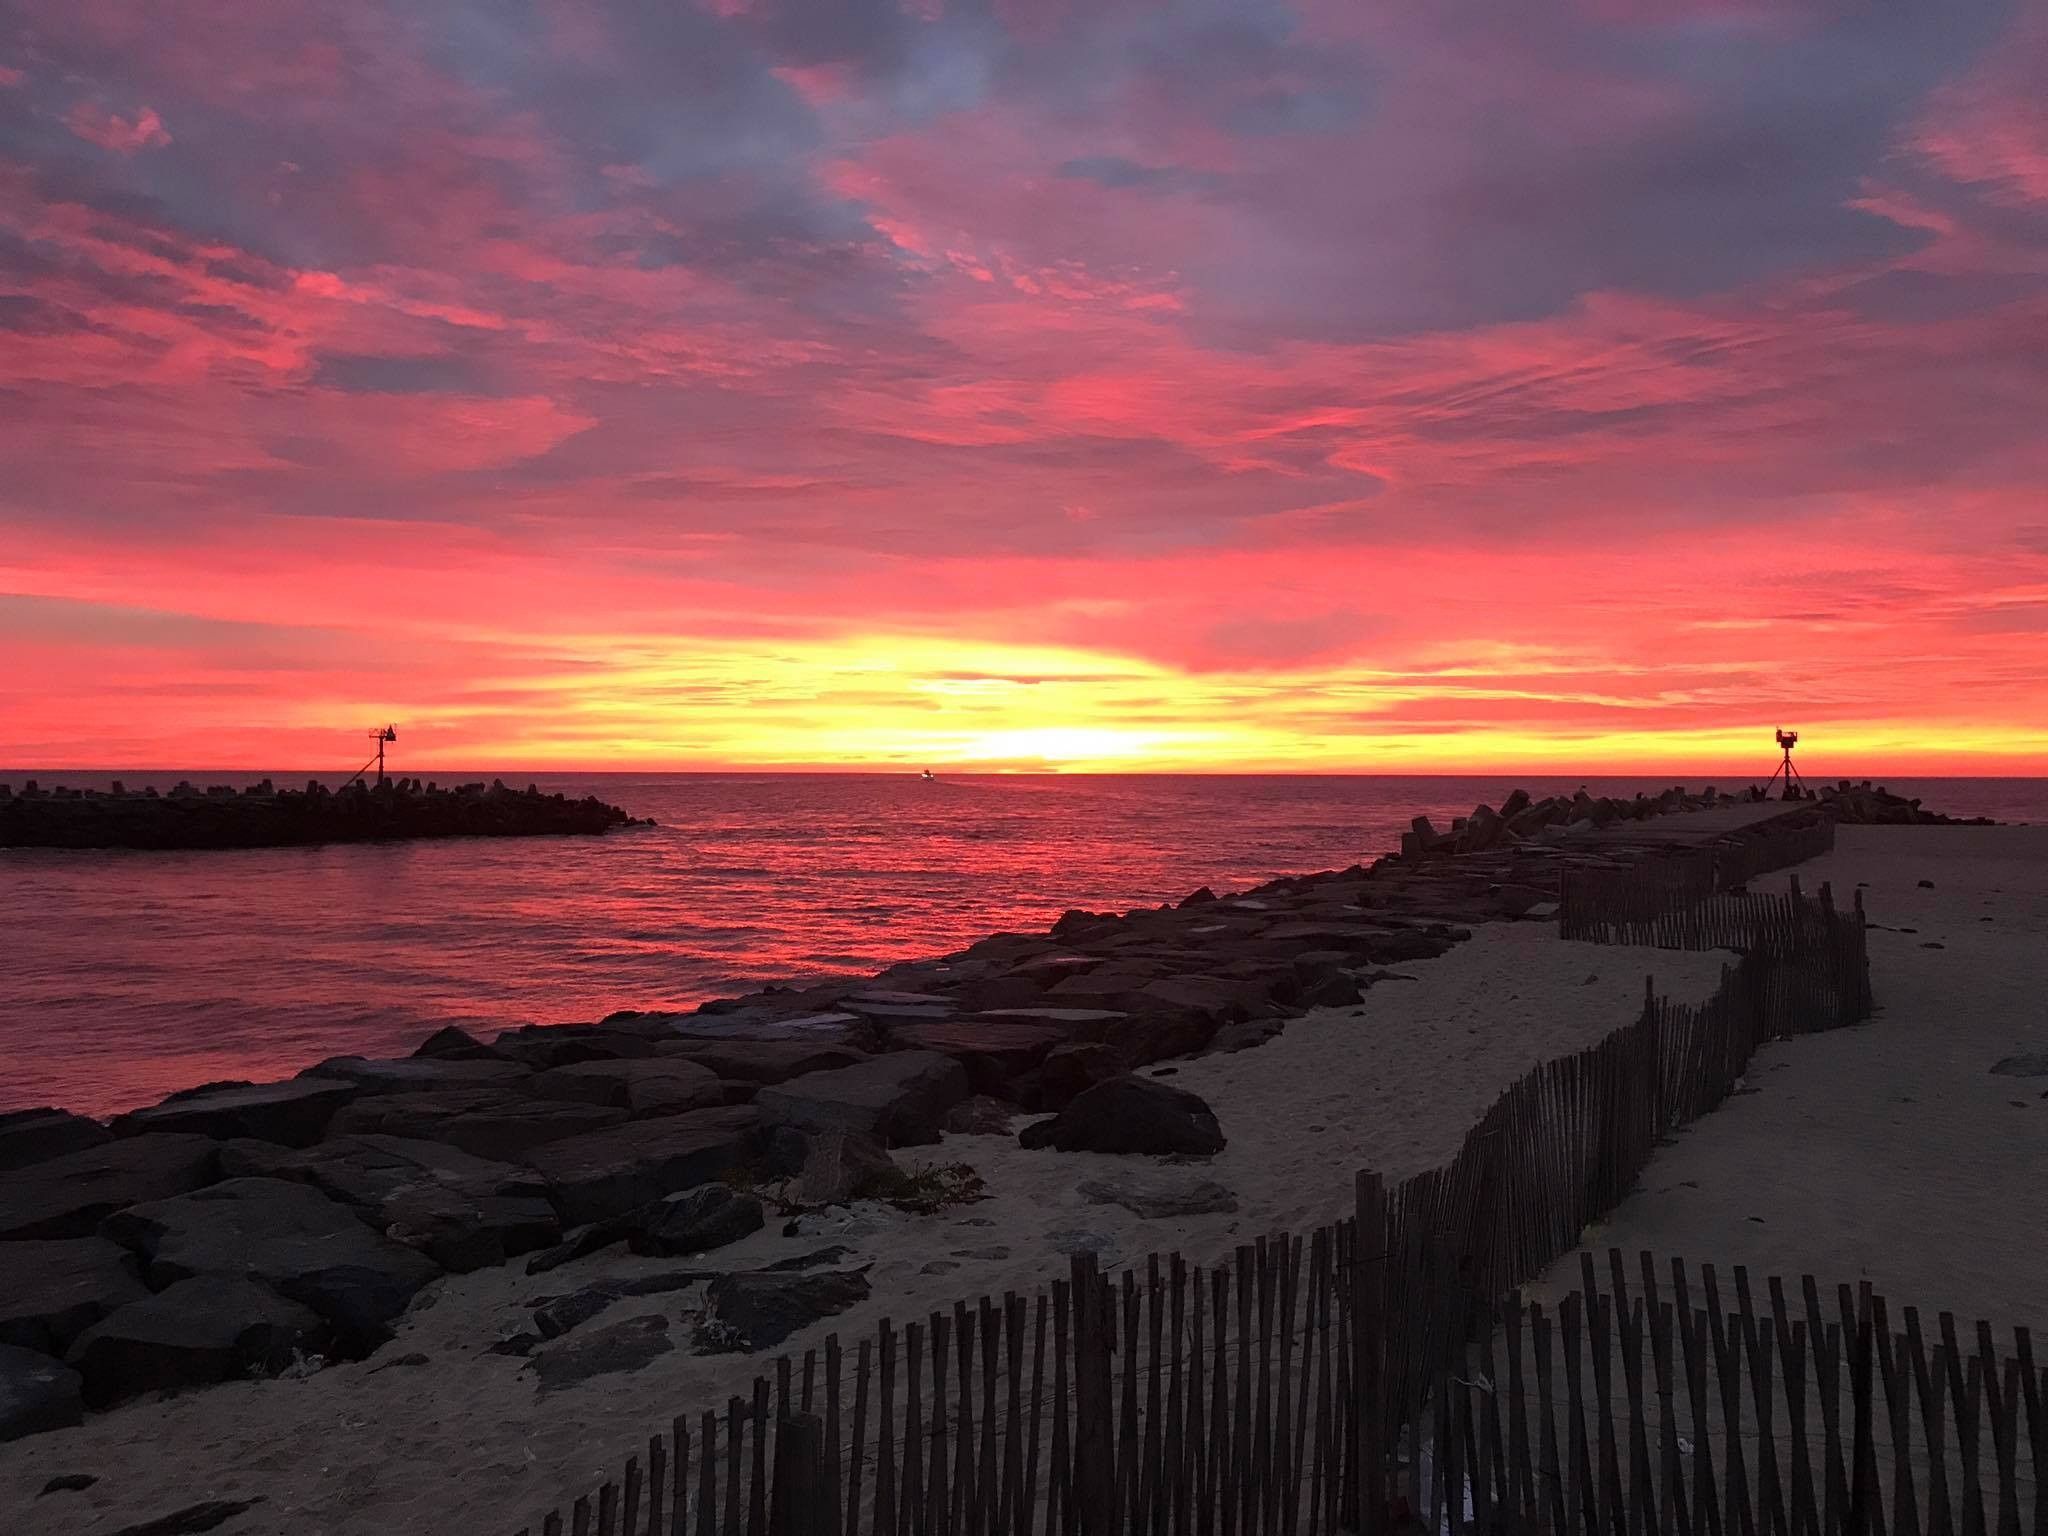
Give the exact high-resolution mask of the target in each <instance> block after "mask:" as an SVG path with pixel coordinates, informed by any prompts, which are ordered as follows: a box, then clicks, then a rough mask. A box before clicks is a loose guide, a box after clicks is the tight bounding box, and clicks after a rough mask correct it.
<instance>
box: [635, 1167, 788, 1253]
mask: <svg viewBox="0 0 2048 1536" xmlns="http://www.w3.org/2000/svg"><path fill="white" fill-rule="evenodd" d="M626 1219H627V1220H628V1221H630V1222H631V1223H632V1231H631V1233H630V1235H629V1238H628V1244H629V1246H630V1247H631V1248H632V1250H633V1251H634V1252H635V1253H640V1254H653V1255H656V1256H660V1257H679V1256H681V1255H683V1254H690V1253H704V1252H706V1251H707V1250H709V1249H712V1248H723V1247H724V1246H725V1245H726V1244H727V1243H736V1242H738V1241H739V1240H740V1239H741V1238H743V1237H746V1236H748V1235H749V1234H751V1233H755V1232H758V1231H760V1230H761V1228H762V1226H763V1224H764V1223H765V1221H766V1217H765V1216H764V1215H763V1214H762V1210H761V1202H760V1201H759V1200H757V1199H756V1198H755V1197H754V1196H752V1195H743V1194H740V1193H738V1192H737V1191H736V1190H732V1189H728V1188H727V1187H726V1186H725V1185H723V1184H701V1185H699V1186H698V1187H697V1188H695V1189H686V1190H684V1191H683V1192H682V1193H681V1194H677V1195H670V1196H668V1197H667V1198H666V1199H662V1200H657V1201H655V1202H654V1204H652V1205H648V1206H642V1207H641V1208H640V1209H639V1210H637V1211H635V1212H634V1213H633V1214H632V1215H631V1216H629V1217H627V1218H626Z"/></svg>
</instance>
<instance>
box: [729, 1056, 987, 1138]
mask: <svg viewBox="0 0 2048 1536" xmlns="http://www.w3.org/2000/svg"><path fill="white" fill-rule="evenodd" d="M967 1091H968V1082H967V1072H966V1069H965V1068H963V1067H962V1066H961V1065H960V1063H959V1062H957V1061H955V1060H953V1059H952V1058H951V1057H949V1056H941V1055H939V1054H938V1053H937V1052H936V1051H897V1052H894V1053H892V1054H890V1055H887V1056H877V1057H874V1058H873V1059H871V1060H868V1061H863V1062H859V1063H857V1064H855V1065H854V1066H850V1067H841V1068H839V1069H838V1070H836V1071H832V1072H811V1073H808V1074H806V1075H805V1076H803V1077H797V1078H791V1079H790V1080H789V1081H788V1082H786V1083H778V1084H775V1085H773V1086H771V1087H767V1088H763V1089H762V1090H761V1092H760V1094H759V1095H758V1096H757V1097H756V1098H755V1100H754V1107H755V1108H756V1109H757V1110H759V1111H760V1114H761V1117H762V1119H763V1120H764V1121H765V1122H766V1123H769V1124H775V1125H793V1126H795V1127H796V1128H797V1129H799V1130H802V1131H856V1132H859V1133H860V1134H862V1135H866V1136H872V1137H874V1138H875V1139H876V1140H878V1141H880V1142H882V1143H883V1144H884V1145H887V1146H915V1145H919V1144H922V1143H927V1142H934V1141H937V1140H938V1139H939V1128H940V1126H941V1125H942V1124H943V1123H944V1121H945V1115H946V1111H947V1110H949V1109H951V1108H952V1107H953V1106H954V1105H955V1104H957V1103H959V1102H960V1101H961V1100H962V1099H964V1098H966V1097H967Z"/></svg>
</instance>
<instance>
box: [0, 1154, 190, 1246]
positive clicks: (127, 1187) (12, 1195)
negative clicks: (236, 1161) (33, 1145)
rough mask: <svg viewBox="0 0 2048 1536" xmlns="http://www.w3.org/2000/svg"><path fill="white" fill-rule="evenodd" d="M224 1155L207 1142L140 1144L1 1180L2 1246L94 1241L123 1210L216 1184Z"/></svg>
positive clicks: (51, 1162)
mask: <svg viewBox="0 0 2048 1536" xmlns="http://www.w3.org/2000/svg"><path fill="white" fill-rule="evenodd" d="M219 1150H220V1149H219V1147H218V1146H217V1145H216V1144H215V1143H214V1142H212V1141H210V1140H208V1139H207V1138H206V1137H204V1136H136V1137H132V1138H130V1139H129V1140H126V1141H116V1142H111V1143H109V1144H108V1145H106V1146H102V1147H91V1148H88V1149H87V1150H85V1151H83V1152H67V1153H65V1154H64V1155H63V1156H61V1157H53V1158H50V1159H48V1160H47V1161H44V1162H39V1163H32V1164H30V1165H29V1166H28V1167H26V1168H19V1169H16V1170H15V1171H14V1172H13V1173H9V1174H5V1175H0V1240H4V1239H8V1238H23V1237H90V1236H91V1235H92V1234H93V1232H94V1231H96V1230H97V1229H98V1227H99V1224H100V1222H101V1221H103V1220H105V1219H106V1217H107V1216H108V1215H110V1214H111V1213H113V1212H114V1211H118V1210H120V1209H121V1208H122V1207H123V1206H127V1205H134V1204H135V1203H136V1202H138V1201H142V1200H160V1199H163V1198H164V1197H166V1196H168V1195H182V1194H184V1193H185V1192H186V1191H187V1190H193V1189H197V1188H199V1186H200V1185H202V1184H205V1183H208V1182H209V1181H211V1180H212V1178H213V1176H214V1170H215V1164H216V1161H217V1158H218V1154H219Z"/></svg>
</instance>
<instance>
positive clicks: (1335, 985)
mask: <svg viewBox="0 0 2048 1536" xmlns="http://www.w3.org/2000/svg"><path fill="white" fill-rule="evenodd" d="M1364 1000H1365V994H1364V993H1362V992H1360V991H1359V990H1358V983H1357V982H1356V981H1354V980H1352V979H1351V978H1350V977H1349V976H1347V975H1345V974H1344V973H1343V972H1342V971H1333V972H1331V973H1330V974H1329V975H1327V976H1325V977H1323V978H1322V979H1321V980H1319V981H1315V982H1312V983H1310V984H1309V985H1308V986H1306V987H1304V988H1302V992H1301V997H1300V1003H1301V1006H1302V1007H1304V1008H1349V1007H1352V1006H1353V1005H1354V1004H1357V1003H1360V1002H1363V1001H1364Z"/></svg>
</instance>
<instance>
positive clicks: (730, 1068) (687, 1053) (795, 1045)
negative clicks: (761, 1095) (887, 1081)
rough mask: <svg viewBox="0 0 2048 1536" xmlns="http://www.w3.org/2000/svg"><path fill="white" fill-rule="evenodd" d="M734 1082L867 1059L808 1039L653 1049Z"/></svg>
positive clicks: (695, 1042) (693, 1042) (779, 1079)
mask: <svg viewBox="0 0 2048 1536" xmlns="http://www.w3.org/2000/svg"><path fill="white" fill-rule="evenodd" d="M655 1049H656V1050H657V1051H659V1052H660V1053H661V1054H662V1055H663V1056H665V1057H673V1056H680V1057H682V1058H683V1059H684V1060H686V1061H694V1062H696V1063H697V1064H698V1065H699V1066H701V1067H703V1068H705V1069H706V1070H707V1071H709V1072H712V1073H714V1074H715V1075H716V1076H718V1077H721V1078H724V1079H726V1080H727V1081H728V1082H737V1083H783V1082H787V1081H788V1080H789V1079H790V1078H792V1077H802V1076H803V1075H804V1074H805V1073H807V1072H830V1071H832V1070H833V1069H835V1068H837V1067H850V1066H853V1065H855V1064H856V1063H858V1062H863V1061H866V1060H867V1059H868V1053H867V1052H866V1051H858V1050H855V1049H854V1048H853V1047H852V1046H850V1045H833V1044H831V1043H829V1042H813V1041H809V1040H700V1039H684V1040H669V1041H665V1042H663V1043H662V1044H660V1045H657V1046H656V1047H655Z"/></svg>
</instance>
